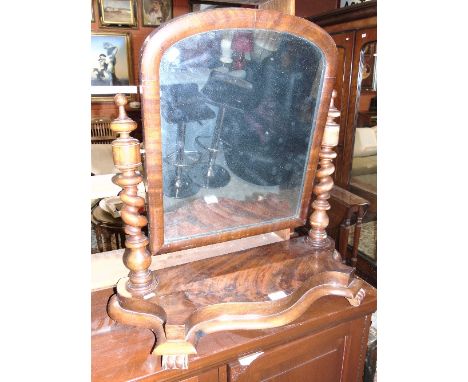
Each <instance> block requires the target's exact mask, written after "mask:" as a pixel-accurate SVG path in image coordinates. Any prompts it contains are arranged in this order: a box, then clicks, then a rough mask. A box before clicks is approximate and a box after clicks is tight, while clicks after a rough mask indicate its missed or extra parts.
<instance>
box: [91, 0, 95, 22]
mask: <svg viewBox="0 0 468 382" xmlns="http://www.w3.org/2000/svg"><path fill="white" fill-rule="evenodd" d="M91 22H92V23H94V22H96V19H95V18H94V4H93V0H91Z"/></svg>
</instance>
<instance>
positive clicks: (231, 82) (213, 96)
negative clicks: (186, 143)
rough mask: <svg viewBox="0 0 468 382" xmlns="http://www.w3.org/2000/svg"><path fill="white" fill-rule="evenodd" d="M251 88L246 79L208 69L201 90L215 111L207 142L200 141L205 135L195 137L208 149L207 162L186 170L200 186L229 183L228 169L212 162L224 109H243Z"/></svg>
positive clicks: (214, 186)
mask: <svg viewBox="0 0 468 382" xmlns="http://www.w3.org/2000/svg"><path fill="white" fill-rule="evenodd" d="M253 90H254V89H253V85H252V84H251V83H250V82H249V81H246V80H244V79H241V78H237V77H234V76H231V75H229V74H226V73H221V72H218V71H212V72H211V74H210V77H209V79H208V82H207V83H206V85H205V86H204V87H203V89H202V90H201V93H202V94H203V95H204V96H205V97H206V99H207V102H208V103H211V104H213V105H215V106H217V107H218V114H217V116H216V125H215V128H214V131H213V135H212V137H211V143H210V145H209V146H206V145H204V144H203V143H202V138H206V137H201V136H198V137H197V138H196V142H197V143H198V145H199V146H200V147H201V148H202V149H204V150H206V151H208V153H209V157H208V162H207V163H200V164H198V165H196V166H194V168H193V169H192V171H191V173H190V176H191V178H192V179H193V181H194V182H195V183H196V184H197V185H199V186H200V187H203V188H219V187H224V186H226V185H227V184H228V183H229V181H230V179H231V176H230V175H229V172H228V171H227V170H226V169H225V168H224V167H223V166H221V165H219V164H216V158H217V155H218V152H219V145H220V143H221V134H222V132H223V127H224V119H225V116H226V113H227V110H228V109H234V110H240V111H243V110H244V108H245V107H246V105H248V104H249V103H251V102H252V100H253Z"/></svg>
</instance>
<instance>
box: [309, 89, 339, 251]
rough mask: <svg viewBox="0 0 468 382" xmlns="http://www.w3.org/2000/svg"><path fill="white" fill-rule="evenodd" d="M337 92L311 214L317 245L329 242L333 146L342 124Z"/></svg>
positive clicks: (329, 116) (326, 127) (312, 229)
mask: <svg viewBox="0 0 468 382" xmlns="http://www.w3.org/2000/svg"><path fill="white" fill-rule="evenodd" d="M336 94H337V93H336V90H333V94H332V99H331V102H330V109H329V111H328V117H327V122H326V124H325V131H324V132H323V138H322V146H321V149H320V153H319V158H320V162H319V166H320V168H319V169H318V170H317V175H316V178H317V180H318V183H317V184H316V185H315V186H314V194H315V195H317V197H316V199H315V200H314V202H313V203H312V208H313V210H314V212H313V213H312V215H311V216H310V225H311V227H312V228H311V230H310V232H309V237H310V239H311V242H312V245H313V246H315V247H325V246H326V245H327V244H328V242H329V240H328V238H327V232H326V228H327V226H328V223H329V219H328V214H327V211H328V210H329V209H330V203H328V199H329V198H330V191H331V189H332V188H333V178H332V177H331V175H332V174H333V173H334V172H335V166H334V165H333V159H335V158H336V153H335V152H334V151H333V148H334V147H335V146H336V145H337V144H338V138H339V133H340V125H338V124H337V123H336V122H335V121H334V120H335V118H337V117H339V116H340V112H339V110H338V109H337V108H336V107H335V104H334V100H335V97H336Z"/></svg>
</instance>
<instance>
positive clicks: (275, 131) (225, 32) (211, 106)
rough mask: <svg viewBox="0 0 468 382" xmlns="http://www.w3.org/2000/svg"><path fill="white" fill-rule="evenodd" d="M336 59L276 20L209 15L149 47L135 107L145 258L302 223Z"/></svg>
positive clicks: (158, 35)
mask: <svg viewBox="0 0 468 382" xmlns="http://www.w3.org/2000/svg"><path fill="white" fill-rule="evenodd" d="M335 51H336V48H335V45H334V43H333V41H332V39H331V38H330V37H329V36H328V35H327V34H326V33H325V32H324V31H323V30H322V29H320V28H319V27H317V26H316V25H314V24H312V23H310V22H308V21H305V20H303V19H300V18H297V17H294V16H289V15H284V14H280V13H278V12H276V11H259V10H252V9H220V10H213V11H207V12H200V13H196V14H190V15H187V16H184V17H182V18H179V19H175V20H173V21H171V22H169V23H168V24H166V25H165V26H163V27H161V28H160V29H159V30H157V31H155V32H154V33H153V34H152V35H150V36H149V38H148V39H147V41H146V42H145V45H144V47H143V52H142V60H141V96H142V105H143V126H144V138H145V151H146V159H145V170H146V188H147V205H148V217H149V224H150V227H149V236H150V244H151V252H152V253H153V254H155V253H157V252H167V251H174V250H178V249H183V248H184V249H185V248H190V247H195V246H201V245H207V244H212V243H216V242H222V241H227V240H232V239H237V238H241V237H245V236H250V235H255V234H260V233H266V232H272V231H277V230H280V229H286V228H289V229H292V228H294V227H297V226H300V225H303V224H304V223H305V219H306V215H307V211H308V208H309V204H310V199H311V192H312V184H313V179H314V176H315V169H316V166H317V161H318V151H319V147H320V141H321V137H322V134H323V127H324V124H325V120H326V115H327V110H328V105H329V102H330V96H331V90H332V86H333V82H334V72H335V56H336V53H335Z"/></svg>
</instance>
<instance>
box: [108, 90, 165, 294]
mask: <svg viewBox="0 0 468 382" xmlns="http://www.w3.org/2000/svg"><path fill="white" fill-rule="evenodd" d="M114 101H115V104H116V105H117V106H118V107H119V116H118V117H117V118H116V119H115V120H113V121H112V122H111V129H112V130H113V131H114V132H116V133H117V134H118V138H117V139H116V140H114V141H113V142H112V156H113V158H114V165H115V167H116V168H117V169H118V170H119V172H120V173H119V174H117V175H115V176H114V177H113V178H112V181H113V182H114V183H115V184H117V185H118V186H120V187H122V192H121V193H120V199H121V200H122V202H123V204H124V206H123V208H122V210H121V217H122V220H123V221H124V223H125V233H126V234H127V235H128V236H127V238H126V240H125V247H126V248H125V252H124V256H123V262H124V264H125V266H126V267H127V268H128V269H129V270H130V273H129V275H128V276H129V279H128V281H127V285H126V289H127V290H128V292H129V293H130V294H132V295H133V296H135V297H139V296H140V297H142V296H145V295H146V294H148V293H151V292H152V291H153V290H154V289H155V288H156V285H157V280H156V279H155V277H154V275H153V273H152V272H151V271H150V270H149V267H150V265H151V254H150V253H149V251H148V249H147V245H148V242H149V241H148V238H147V237H146V236H145V234H144V233H143V232H142V230H141V229H142V228H143V227H145V226H146V225H147V224H148V220H147V219H146V217H145V216H143V215H140V213H139V210H140V209H141V208H144V206H145V200H144V198H142V197H140V196H138V195H137V192H138V187H137V186H138V184H139V183H140V182H142V181H143V177H142V176H141V174H140V173H139V172H138V168H139V167H140V166H141V155H140V142H139V141H138V139H135V138H132V137H131V136H130V133H131V132H132V131H133V130H135V129H136V128H137V124H136V122H134V121H133V120H132V119H130V118H129V117H128V116H127V114H126V112H125V105H126V104H127V97H126V96H124V95H123V94H117V95H116V96H115V97H114Z"/></svg>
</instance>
